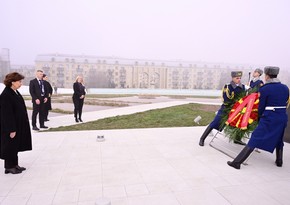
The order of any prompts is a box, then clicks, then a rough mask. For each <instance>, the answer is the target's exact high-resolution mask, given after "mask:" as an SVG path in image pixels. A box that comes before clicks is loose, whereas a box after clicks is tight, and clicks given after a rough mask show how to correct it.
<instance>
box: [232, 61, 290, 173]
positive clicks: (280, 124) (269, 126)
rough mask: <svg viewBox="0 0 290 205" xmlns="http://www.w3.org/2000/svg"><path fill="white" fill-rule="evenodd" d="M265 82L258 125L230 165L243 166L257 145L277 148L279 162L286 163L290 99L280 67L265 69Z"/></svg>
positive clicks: (269, 150)
mask: <svg viewBox="0 0 290 205" xmlns="http://www.w3.org/2000/svg"><path fill="white" fill-rule="evenodd" d="M264 73H265V82H266V83H265V84H264V85H263V86H262V87H261V88H260V89H259V108H258V114H259V124H258V126H257V128H256V129H255V130H254V132H253V133H252V136H251V138H250V140H249V142H248V144H247V145H246V146H245V148H244V149H243V150H242V151H241V152H240V153H239V154H238V156H237V157H236V158H235V159H234V160H233V161H232V162H231V161H228V165H229V166H231V167H234V168H235V169H240V166H241V164H242V163H243V162H244V161H245V160H246V159H247V158H248V156H249V155H250V154H251V153H252V151H253V150H254V149H255V148H259V149H262V150H265V151H268V152H271V153H273V151H274V149H276V161H275V163H276V165H277V166H278V167H282V164H283V160H282V158H283V146H284V143H283V135H284V130H285V128H286V126H287V121H288V117H287V113H286V107H287V103H288V100H289V89H288V87H287V86H286V85H284V84H282V83H281V82H280V81H279V79H278V78H277V75H278V73H279V68H278V67H272V66H268V67H265V68H264Z"/></svg>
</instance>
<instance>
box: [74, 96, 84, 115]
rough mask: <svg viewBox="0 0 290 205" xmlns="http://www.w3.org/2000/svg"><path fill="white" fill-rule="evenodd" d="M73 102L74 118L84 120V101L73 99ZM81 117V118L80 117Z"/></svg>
mask: <svg viewBox="0 0 290 205" xmlns="http://www.w3.org/2000/svg"><path fill="white" fill-rule="evenodd" d="M73 102H74V107H75V109H74V116H75V118H79V119H81V118H82V112H83V105H84V99H75V98H73ZM78 115H79V117H78Z"/></svg>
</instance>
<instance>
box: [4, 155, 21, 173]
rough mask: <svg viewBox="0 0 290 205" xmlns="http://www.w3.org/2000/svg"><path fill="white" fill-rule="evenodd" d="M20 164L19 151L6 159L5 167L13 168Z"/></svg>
mask: <svg viewBox="0 0 290 205" xmlns="http://www.w3.org/2000/svg"><path fill="white" fill-rule="evenodd" d="M16 165H18V153H16V154H13V155H11V156H9V158H6V159H5V160H4V168H5V169H11V168H14V167H15V166H16Z"/></svg>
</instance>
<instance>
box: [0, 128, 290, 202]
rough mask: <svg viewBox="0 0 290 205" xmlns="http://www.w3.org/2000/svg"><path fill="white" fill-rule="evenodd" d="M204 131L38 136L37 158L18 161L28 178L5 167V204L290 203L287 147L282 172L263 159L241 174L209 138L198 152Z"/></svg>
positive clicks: (26, 155) (1, 177) (0, 177)
mask: <svg viewBox="0 0 290 205" xmlns="http://www.w3.org/2000/svg"><path fill="white" fill-rule="evenodd" d="M204 128H205V127H185V128H154V129H129V130H101V131H79V132H49V133H41V132H39V133H33V151H31V152H23V153H20V154H19V161H20V165H22V166H24V167H26V168H27V170H26V171H24V172H23V173H22V174H19V175H11V174H7V175H5V174H4V169H3V161H1V165H0V167H1V168H0V173H2V174H0V184H1V186H0V201H1V205H2V204H3V205H6V204H17V205H18V204H20V205H21V204H80V205H83V204H92V205H93V204H95V200H96V199H97V198H99V197H107V198H109V199H110V200H111V203H112V205H148V204H150V205H151V204H156V205H157V204H158V205H159V204H164V205H167V204H172V205H175V204H176V205H191V204H257V203H258V200H259V203H261V204H269V205H270V204H271V205H272V204H289V200H290V196H289V193H288V191H289V189H290V157H289V156H290V147H289V145H288V144H286V145H285V151H284V152H285V153H284V165H283V167H282V168H278V167H276V166H275V164H274V160H275V156H274V155H273V154H270V153H266V152H261V153H254V154H253V155H252V156H251V158H250V160H249V161H248V164H249V165H247V166H242V168H241V170H235V169H233V168H231V167H229V166H228V165H227V164H226V162H227V161H228V160H230V158H229V157H228V156H226V155H224V154H222V153H221V152H218V151H217V150H215V149H213V148H212V147H210V146H209V145H208V143H209V140H210V137H209V139H207V141H206V144H205V146H204V147H200V146H198V140H199V136H200V135H201V134H202V132H203V130H204ZM97 135H104V136H105V139H106V140H105V141H104V142H97V141H96V136H97ZM221 140H222V139H221ZM224 140H225V143H227V139H224ZM233 148H234V149H237V150H236V151H237V152H238V151H239V150H238V149H239V147H237V148H235V145H233ZM40 202H41V203H40Z"/></svg>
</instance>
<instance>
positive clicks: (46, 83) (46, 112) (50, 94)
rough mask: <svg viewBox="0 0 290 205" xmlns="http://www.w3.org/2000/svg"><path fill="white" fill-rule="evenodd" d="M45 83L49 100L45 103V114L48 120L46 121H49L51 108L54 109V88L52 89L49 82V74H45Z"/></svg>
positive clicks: (45, 119)
mask: <svg viewBox="0 0 290 205" xmlns="http://www.w3.org/2000/svg"><path fill="white" fill-rule="evenodd" d="M43 83H44V86H45V87H46V89H47V92H48V97H47V102H46V103H45V115H44V121H45V122H46V121H49V119H48V113H49V110H51V109H52V107H51V96H52V90H53V89H52V87H51V85H50V83H49V82H48V76H47V75H46V74H43Z"/></svg>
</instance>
